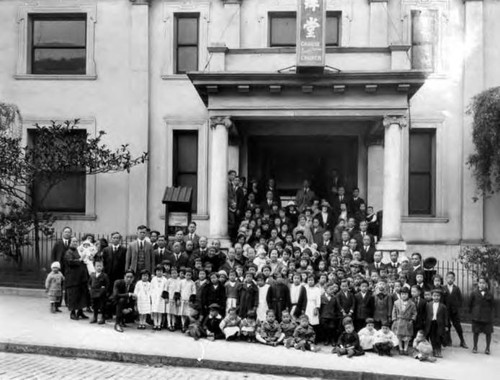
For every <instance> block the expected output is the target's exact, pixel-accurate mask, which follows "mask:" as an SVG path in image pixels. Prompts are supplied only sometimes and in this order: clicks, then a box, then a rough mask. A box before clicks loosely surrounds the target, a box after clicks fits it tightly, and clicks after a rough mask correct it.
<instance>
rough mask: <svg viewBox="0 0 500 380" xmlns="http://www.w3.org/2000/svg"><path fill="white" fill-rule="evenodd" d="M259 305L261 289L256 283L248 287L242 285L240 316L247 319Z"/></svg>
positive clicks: (239, 302)
mask: <svg viewBox="0 0 500 380" xmlns="http://www.w3.org/2000/svg"><path fill="white" fill-rule="evenodd" d="M258 303H259V289H258V288H257V285H255V284H254V283H252V284H250V286H248V285H247V284H240V286H239V288H238V315H239V316H240V317H241V318H246V317H247V313H248V312H249V311H250V310H255V309H256V308H257V304H258Z"/></svg>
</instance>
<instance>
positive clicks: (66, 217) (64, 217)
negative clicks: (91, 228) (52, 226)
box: [52, 213, 97, 220]
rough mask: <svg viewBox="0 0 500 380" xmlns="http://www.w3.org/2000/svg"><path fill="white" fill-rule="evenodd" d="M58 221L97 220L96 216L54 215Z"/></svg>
mask: <svg viewBox="0 0 500 380" xmlns="http://www.w3.org/2000/svg"><path fill="white" fill-rule="evenodd" d="M52 215H54V217H55V218H56V219H57V220H96V219H97V215H95V214H71V213H52Z"/></svg>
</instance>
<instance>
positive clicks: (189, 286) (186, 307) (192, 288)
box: [179, 279, 196, 317]
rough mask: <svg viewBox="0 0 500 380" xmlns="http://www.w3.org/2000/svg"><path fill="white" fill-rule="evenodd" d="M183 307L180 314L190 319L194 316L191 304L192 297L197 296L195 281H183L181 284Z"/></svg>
mask: <svg viewBox="0 0 500 380" xmlns="http://www.w3.org/2000/svg"><path fill="white" fill-rule="evenodd" d="M180 293H181V307H180V311H179V314H180V315H183V316H185V317H189V316H190V315H191V314H192V311H193V308H192V307H191V305H190V304H189V299H190V298H191V296H193V295H194V296H196V284H195V283H194V281H193V280H186V279H183V280H181V282H180Z"/></svg>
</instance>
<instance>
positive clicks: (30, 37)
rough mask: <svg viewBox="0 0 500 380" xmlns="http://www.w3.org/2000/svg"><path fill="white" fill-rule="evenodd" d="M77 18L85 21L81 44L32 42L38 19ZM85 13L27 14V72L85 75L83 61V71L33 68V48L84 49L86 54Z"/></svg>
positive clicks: (64, 19)
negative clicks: (42, 70)
mask: <svg viewBox="0 0 500 380" xmlns="http://www.w3.org/2000/svg"><path fill="white" fill-rule="evenodd" d="M71 19H73V20H78V21H85V31H84V34H85V42H84V45H83V46H78V47H75V46H70V45H52V46H50V45H49V46H35V42H34V33H35V28H34V22H35V21H38V20H46V21H69V20H71ZM87 28H88V26H87V13H57V14H54V13H30V14H29V15H28V31H29V32H28V49H29V51H28V65H29V69H28V70H29V74H32V75H86V73H87V62H85V68H84V71H85V72H84V73H78V74H74V73H53V74H46V73H36V72H35V69H34V64H35V60H34V57H35V50H36V49H42V50H43V49H75V50H76V49H85V57H86V56H87Z"/></svg>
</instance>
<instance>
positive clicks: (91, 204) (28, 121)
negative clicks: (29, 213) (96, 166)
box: [21, 115, 97, 221]
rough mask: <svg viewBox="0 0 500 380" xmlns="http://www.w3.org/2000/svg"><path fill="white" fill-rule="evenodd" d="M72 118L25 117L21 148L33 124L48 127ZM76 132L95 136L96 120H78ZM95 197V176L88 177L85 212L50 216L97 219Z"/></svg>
mask: <svg viewBox="0 0 500 380" xmlns="http://www.w3.org/2000/svg"><path fill="white" fill-rule="evenodd" d="M71 119H74V117H66V118H61V117H41V118H40V117H34V116H29V115H28V116H26V117H24V118H23V121H22V123H23V124H22V129H23V134H22V141H21V143H22V146H27V145H28V144H29V134H30V131H31V130H33V129H36V127H35V124H40V125H49V124H50V123H51V120H56V121H57V122H62V121H64V120H71ZM76 129H78V130H83V131H85V132H86V133H90V134H94V135H95V134H97V126H96V120H95V119H94V118H93V117H81V118H79V124H78V128H76ZM24 191H25V192H26V193H27V194H29V191H30V189H28V188H25V189H24ZM96 195H97V176H95V175H88V176H87V177H86V181H85V212H61V211H56V212H52V213H51V214H52V215H54V216H55V217H56V218H57V219H59V220H87V221H93V220H96V219H97V215H96Z"/></svg>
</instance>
